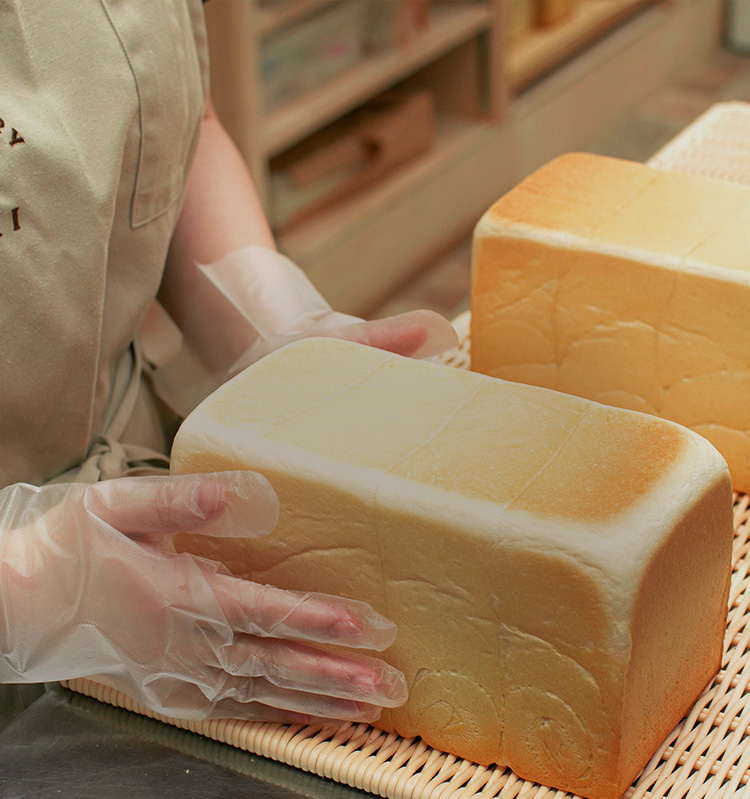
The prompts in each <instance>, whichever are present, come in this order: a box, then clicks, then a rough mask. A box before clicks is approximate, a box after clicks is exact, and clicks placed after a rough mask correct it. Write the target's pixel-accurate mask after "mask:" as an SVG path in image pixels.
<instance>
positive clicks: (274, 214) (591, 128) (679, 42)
mask: <svg viewBox="0 0 750 799" xmlns="http://www.w3.org/2000/svg"><path fill="white" fill-rule="evenodd" d="M206 14H207V21H208V28H209V43H210V48H211V58H212V78H211V84H212V85H211V90H212V94H213V98H214V104H215V106H216V109H217V113H218V114H219V116H220V117H221V119H222V121H223V122H224V124H225V126H226V127H227V129H228V130H229V132H230V134H231V135H232V137H233V138H234V140H235V142H236V143H237V145H238V147H239V148H240V151H241V152H242V154H243V156H244V158H245V159H246V160H247V162H248V164H249V166H250V168H251V171H252V173H253V176H254V178H255V181H256V184H257V186H258V189H259V192H260V194H261V197H262V200H263V202H264V205H265V208H266V212H267V214H268V217H269V219H270V220H271V224H272V227H273V229H274V231H275V233H276V236H277V240H278V242H279V246H280V248H281V249H282V250H283V251H284V252H285V253H286V254H288V255H289V256H290V257H291V258H292V259H293V260H294V261H295V262H296V263H298V264H299V265H300V266H301V267H302V268H303V269H305V271H306V272H307V274H308V275H309V276H310V278H311V279H312V280H313V282H314V283H315V284H316V285H317V286H318V288H319V289H320V290H321V291H322V293H323V294H324V295H325V296H326V298H327V299H328V300H329V302H331V304H332V305H333V306H334V307H335V308H336V309H337V310H340V311H345V312H348V313H353V314H357V315H360V316H368V317H373V316H385V315H389V314H393V313H398V312H401V311H406V310H410V309H413V308H432V309H434V310H436V311H438V312H439V313H442V314H443V315H445V316H446V317H448V318H453V317H454V316H456V315H457V314H458V313H460V312H461V311H463V310H466V309H468V296H469V273H470V260H471V231H472V228H473V226H474V225H475V224H476V222H477V220H478V219H479V217H480V216H481V215H482V213H484V211H485V210H486V209H487V208H488V207H489V206H490V205H491V204H492V203H493V202H494V201H495V200H496V199H497V198H498V197H500V196H501V195H502V194H503V193H504V192H506V191H507V190H508V189H510V188H511V187H512V186H513V185H515V184H516V183H518V182H519V181H520V180H521V179H523V178H524V177H525V176H526V175H528V174H529V173H530V172H532V171H533V170H534V169H536V168H537V167H539V166H541V165H542V164H543V163H545V162H546V161H549V160H550V159H551V158H554V157H555V156H556V155H559V154H561V153H564V152H570V151H576V150H577V151H589V152H596V153H600V154H603V155H611V156H616V157H620V158H627V159H630V160H634V161H645V160H647V159H648V158H649V157H650V156H652V155H653V154H654V153H655V152H656V151H657V150H658V149H659V148H661V147H662V146H663V145H664V144H666V143H667V142H668V141H669V140H670V139H671V138H673V137H674V136H675V135H676V134H677V133H679V132H680V131H681V130H682V129H683V128H684V127H686V126H687V125H688V124H689V123H690V122H692V121H693V120H694V119H695V118H697V117H698V116H700V114H702V113H703V112H704V111H705V110H707V109H708V108H709V107H710V106H711V105H713V104H714V103H717V102H723V101H728V100H742V101H747V102H750V0H214V2H212V3H209V4H207V6H206Z"/></svg>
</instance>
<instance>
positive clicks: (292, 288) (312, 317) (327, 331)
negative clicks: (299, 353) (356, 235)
mask: <svg viewBox="0 0 750 799" xmlns="http://www.w3.org/2000/svg"><path fill="white" fill-rule="evenodd" d="M198 272H199V274H200V276H201V278H200V279H201V280H203V281H206V282H208V283H210V284H212V286H213V288H214V291H216V290H218V293H219V296H220V297H221V298H223V301H224V308H225V311H224V313H222V312H221V311H220V310H218V307H219V306H217V305H216V303H215V302H214V308H213V310H212V315H214V316H217V315H219V316H223V317H224V321H227V320H229V319H231V320H234V321H233V322H229V321H227V325H228V329H231V342H222V345H221V346H220V347H217V348H219V349H222V350H225V349H231V350H232V351H233V353H234V357H233V358H232V360H231V361H230V362H229V363H222V362H219V363H218V364H211V363H208V359H207V358H206V357H203V358H202V359H201V360H202V361H203V369H207V370H208V373H206V372H205V371H203V370H202V369H201V368H200V367H198V366H197V364H195V363H193V364H191V363H190V362H189V360H188V358H187V357H185V356H186V353H183V357H182V358H181V359H177V360H176V361H175V362H173V363H171V364H169V366H168V367H166V368H164V369H161V370H158V371H157V372H156V374H155V376H154V385H155V387H156V389H157V391H158V393H159V394H160V395H161V396H162V398H163V399H164V400H165V401H166V402H167V403H168V404H169V405H170V406H171V407H172V408H174V409H175V410H176V411H177V412H178V413H180V414H181V415H183V416H185V415H187V414H188V413H189V412H190V411H191V410H192V409H193V408H194V407H196V405H198V403H199V402H201V401H202V400H203V399H204V398H205V397H207V396H208V395H209V394H210V393H211V392H212V391H214V390H215V389H216V388H218V386H220V385H221V384H222V383H224V382H226V380H228V379H229V378H230V377H233V376H234V375H236V374H238V373H239V372H241V371H242V370H243V369H245V368H246V367H248V366H250V365H251V364H253V363H255V362H256V361H258V360H259V359H260V358H262V357H263V356H265V355H268V354H269V353H270V352H273V351H274V350H277V349H279V348H280V347H282V346H284V345H285V344H289V343H291V342H292V341H296V340H298V339H300V338H310V337H311V336H328V337H335V338H342V339H346V340H348V341H355V342H357V343H361V344H367V345H369V346H373V347H377V348H379V349H384V350H388V351H389V352H395V353H397V354H398V355H406V356H409V357H412V358H431V357H434V356H436V355H439V354H440V353H443V352H446V351H447V350H450V349H452V348H453V347H455V346H457V345H458V337H457V335H456V332H455V330H454V329H453V326H452V325H451V324H450V322H448V321H447V320H446V319H444V318H443V317H442V316H440V315H439V314H437V313H434V312H433V311H426V310H421V311H410V312H408V313H403V314H399V315H397V316H393V317H388V318H386V319H377V320H374V321H370V322H365V321H363V320H362V319H360V318H359V317H356V316H349V315H348V314H342V313H338V312H336V311H334V310H333V309H332V308H331V306H330V305H329V304H328V303H327V302H326V301H325V299H324V298H323V297H322V296H321V294H320V293H319V292H318V290H317V289H316V288H315V287H314V286H313V284H312V283H311V282H310V281H309V279H308V278H307V276H306V275H305V274H304V272H302V270H301V269H300V268H299V267H298V266H296V265H295V264H294V263H293V262H292V261H290V260H289V259H288V258H286V257H284V256H283V255H280V254H279V253H277V252H274V251H273V250H268V249H265V248H263V247H246V248H243V249H241V250H235V251H234V252H232V253H230V254H229V255H226V256H225V257H224V258H222V259H220V260H219V261H217V262H216V263H214V264H210V265H207V266H204V265H198ZM219 324H220V323H219V322H218V321H216V320H214V325H213V327H216V325H219ZM191 325H192V326H194V328H195V329H194V330H193V329H191ZM213 332H214V331H213V330H212V328H211V327H210V326H207V324H206V320H201V319H199V318H197V315H193V317H191V318H190V319H188V320H185V321H184V322H183V333H184V336H185V339H186V344H187V348H186V349H187V350H192V351H193V352H200V351H201V350H204V351H205V349H206V347H205V344H206V339H207V338H208V337H210V336H212V334H213ZM204 356H205V352H204ZM201 371H203V373H202V374H201Z"/></svg>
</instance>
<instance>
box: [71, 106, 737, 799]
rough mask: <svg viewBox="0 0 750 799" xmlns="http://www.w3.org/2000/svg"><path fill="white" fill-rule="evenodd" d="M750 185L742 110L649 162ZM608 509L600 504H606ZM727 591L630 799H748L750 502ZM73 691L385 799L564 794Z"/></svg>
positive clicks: (387, 742) (362, 728)
mask: <svg viewBox="0 0 750 799" xmlns="http://www.w3.org/2000/svg"><path fill="white" fill-rule="evenodd" d="M649 163H650V164H651V165H653V166H656V167H659V168H662V169H674V170H676V171H685V172H694V173H697V174H703V175H706V176H709V177H719V178H723V179H726V180H733V181H735V182H738V183H747V184H750V105H748V104H743V103H724V104H721V105H718V106H715V107H714V108H712V109H711V110H709V111H708V112H707V113H706V114H705V115H704V116H703V117H701V118H700V119H699V120H698V121H697V122H695V123H694V124H693V125H691V126H690V127H689V128H687V129H686V130H685V132H684V133H683V134H681V135H680V136H678V137H677V138H676V139H675V140H674V141H673V142H672V143H670V144H669V145H667V147H665V148H664V149H663V150H662V151H660V152H659V153H657V155H656V156H654V158H653V159H651V161H650V162H649ZM454 325H455V326H456V329H457V331H458V333H459V338H460V339H461V346H460V347H459V348H458V349H456V350H454V351H452V352H451V353H448V354H447V355H446V356H444V360H445V361H446V362H447V363H448V364H449V365H451V366H455V367H458V368H466V367H467V366H468V364H469V348H470V344H469V335H468V328H469V315H468V314H464V315H462V316H461V317H459V318H457V319H456V320H454ZM602 501H606V497H603V498H602ZM734 514H735V515H734V520H735V539H734V553H733V574H732V590H731V595H730V610H729V617H728V623H727V633H726V638H725V652H724V659H723V662H722V668H721V670H720V671H719V673H718V674H717V676H716V677H715V679H714V680H713V682H712V683H711V684H710V685H709V686H708V687H707V689H706V690H705V692H704V693H703V694H702V696H701V697H700V698H699V699H698V700H697V701H696V703H695V705H694V706H693V708H692V710H691V711H690V713H689V714H688V715H687V716H686V717H685V719H683V721H682V723H681V724H679V725H678V726H677V727H676V729H675V730H673V731H672V733H671V734H670V735H669V736H668V737H667V739H666V740H665V741H664V742H663V744H662V745H661V746H660V747H659V749H658V751H657V752H656V753H655V754H654V756H653V758H652V759H651V761H650V762H649V763H648V765H647V766H646V768H645V769H644V770H643V772H642V773H641V775H640V776H639V777H638V779H637V780H636V782H635V783H634V785H633V786H632V787H631V788H630V789H628V791H627V792H626V793H625V797H627V799H637V798H638V797H654V798H655V797H669V798H670V799H676V797H686V799H702V797H710V798H711V799H728V798H729V797H735V796H737V797H746V799H750V731H749V730H750V688H749V687H748V686H749V684H750V498H748V496H747V495H744V494H742V495H736V496H735V505H734ZM66 684H67V686H68V687H69V688H71V689H72V690H74V691H77V692H79V693H82V694H86V695H88V696H92V697H94V698H96V699H99V700H100V701H102V702H108V703H109V704H111V705H115V706H118V707H123V708H127V709H128V710H133V711H135V712H137V713H141V714H143V715H145V716H149V717H151V718H156V719H159V720H160V721H163V722H166V723H167V724H172V725H175V726H177V727H181V728H182V729H187V730H191V731H193V732H196V733H199V734H200V735H203V736H206V737H207V738H210V739H213V740H215V741H220V742H223V743H226V744H231V745H232V746H235V747H238V748H240V749H244V750H246V751H249V752H253V753H254V754H258V755H264V756H266V757H269V758H272V759H274V760H278V761H280V762H283V763H287V764H289V765H292V766H296V767H298V768H300V769H303V770H305V771H309V772H313V773H315V774H318V775H320V776H323V777H329V778H331V779H333V780H335V781H336V782H340V783H343V784H346V785H351V786H353V787H356V788H361V789H363V790H365V791H368V792H370V793H373V794H377V795H379V796H387V797H391V798H392V799H469V797H475V796H476V797H484V799H493V798H494V797H498V798H500V797H502V799H511V798H512V797H517V798H518V799H542V798H543V797H546V798H548V799H551V797H556V799H562V797H567V796H570V794H566V793H564V792H562V791H555V790H553V789H551V788H545V787H542V786H540V785H535V784H533V783H530V782H526V781H525V780H522V779H520V778H518V777H517V776H516V775H515V774H513V773H512V772H511V771H510V770H508V769H504V768H501V767H499V766H495V767H484V766H478V765H476V764H474V763H470V762H467V761H465V760H461V759H460V758H457V757H455V756H453V755H447V754H444V753H442V752H439V751H437V750H434V749H431V748H430V747H429V746H427V745H426V744H425V743H424V742H423V741H421V740H419V739H418V738H415V739H405V738H400V737H399V736H397V735H394V734H388V733H385V732H382V731H381V730H377V729H375V728H373V727H370V726H368V725H364V724H359V725H353V724H344V725H343V726H341V727H336V728H332V727H328V728H320V727H314V726H311V727H301V726H299V725H280V724H261V723H257V722H243V721H237V720H226V719H223V720H218V721H216V720H215V721H207V722H186V721H180V720H177V719H170V718H166V717H164V716H161V715H159V714H156V713H153V712H152V711H150V710H148V709H147V708H145V707H142V706H141V705H138V704H137V703H135V702H133V701H132V700H131V699H130V698H129V697H127V696H125V695H124V694H121V693H119V692H117V691H114V690H112V689H110V688H107V687H105V686H102V685H99V684H97V683H94V682H91V681H89V680H72V681H70V682H68V683H66Z"/></svg>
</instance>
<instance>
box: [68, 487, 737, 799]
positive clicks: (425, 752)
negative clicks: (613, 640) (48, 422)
mask: <svg viewBox="0 0 750 799" xmlns="http://www.w3.org/2000/svg"><path fill="white" fill-rule="evenodd" d="M735 500H736V501H735V506H734V511H735V530H736V534H735V540H734V554H733V575H732V589H731V594H730V610H729V620H728V625H727V634H726V639H725V654H724V660H723V663H722V668H721V671H720V672H719V673H718V674H717V676H716V677H715V679H714V680H713V682H712V683H711V684H710V685H709V686H708V688H707V689H706V691H705V692H704V693H703V694H702V696H701V697H700V698H699V699H698V701H697V702H696V703H695V705H694V706H693V708H692V710H691V711H690V713H689V714H688V715H687V716H686V718H685V719H684V720H683V721H682V723H681V724H680V725H679V726H678V727H677V728H676V729H675V730H674V731H673V732H672V733H671V734H670V735H669V736H668V737H667V739H666V740H665V741H664V743H663V744H662V745H661V747H659V749H658V751H657V752H656V753H655V754H654V756H653V758H652V759H651V762H650V763H649V764H648V765H647V766H646V768H645V769H644V770H643V772H642V774H641V775H640V777H639V778H638V779H637V780H636V782H635V784H634V785H633V787H632V788H630V789H629V790H628V791H627V792H626V794H625V796H626V797H631V798H632V799H635V798H636V797H670V799H673V798H674V797H690V798H691V799H700V797H711V798H712V799H714V798H715V799H728V797H734V796H746V797H748V798H749V799H750V784H749V782H748V778H749V773H750V738H749V737H748V728H749V727H750V689H749V688H748V684H750V497H748V496H747V495H745V494H741V495H738V496H736V498H735ZM67 685H68V687H69V688H71V689H72V690H74V691H77V692H79V693H83V694H86V695H87V696H92V697H94V698H96V699H98V700H100V701H102V702H108V703H109V704H111V705H115V706H117V707H123V708H126V709H128V710H133V711H135V712H137V713H142V714H143V715H146V716H149V717H151V718H155V719H159V720H160V721H163V722H166V723H168V724H173V725H175V726H177V727H181V728H182V729H186V730H192V731H193V732H196V733H199V734H201V735H204V736H206V737H207V738H211V739H213V740H215V741H220V742H223V743H226V744H231V745H232V746H236V747H239V748H240V749H244V750H246V751H248V752H253V753H254V754H258V755H264V756H266V757H270V758H272V759H274V760H278V761H280V762H282V763H287V764H289V765H292V766H296V767H298V768H301V769H303V770H305V771H310V772H313V773H315V774H319V775H320V776H322V777H329V778H331V779H333V780H335V781H336V782H341V783H344V784H346V785H351V786H353V787H356V788H362V789H364V790H365V791H368V792H370V793H373V794H377V795H379V796H387V797H392V799H469V797H475V796H476V797H484V799H492V798H493V797H499V798H500V797H502V799H511V797H518V799H542V797H550V798H551V797H552V796H555V797H558V799H560V798H561V797H566V796H570V794H566V793H563V792H562V791H554V790H552V789H550V788H544V787H542V786H539V785H535V784H533V783H530V782H526V781H525V780H521V779H519V778H518V777H516V776H515V775H514V774H513V773H512V772H511V771H510V770H508V769H504V768H501V767H499V766H495V767H492V766H490V767H484V766H477V765H475V764H474V763H469V762H467V761H465V760H461V759H460V758H457V757H454V756H453V755H447V754H444V753H442V752H439V751H437V750H434V749H431V748H430V747H429V746H427V745H426V744H425V743H424V742H423V741H421V740H419V739H418V738H400V737H399V736H398V735H394V734H388V733H385V732H382V731H381V730H376V729H374V728H373V727H370V726H369V725H366V724H356V725H355V724H344V725H343V726H341V727H338V728H332V727H328V728H320V727H315V726H309V727H301V726H299V725H283V724H261V723H257V722H243V721H236V720H227V719H221V720H213V721H204V722H188V721H180V720H177V719H170V718H166V717H164V716H161V715H159V714H156V713H153V712H152V711H150V710H148V709H147V708H145V707H142V706H141V705H138V704H137V703H135V702H133V701H132V700H131V699H130V698H129V697H127V696H125V695H124V694H121V693H119V692H118V691H114V690H112V689H110V688H107V687H105V686H102V685H99V684H97V683H94V682H91V681H90V680H72V681H70V682H69V683H67Z"/></svg>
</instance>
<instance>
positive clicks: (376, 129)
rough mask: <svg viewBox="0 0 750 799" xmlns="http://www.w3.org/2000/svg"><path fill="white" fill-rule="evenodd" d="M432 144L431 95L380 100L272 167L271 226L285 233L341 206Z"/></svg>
mask: <svg viewBox="0 0 750 799" xmlns="http://www.w3.org/2000/svg"><path fill="white" fill-rule="evenodd" d="M434 141H435V102H434V98H433V95H432V93H431V92H430V91H428V90H422V91H417V92H405V91H395V90H394V91H391V92H387V93H385V94H383V95H381V96H380V97H378V98H376V99H375V100H372V101H370V102H369V103H367V104H366V105H365V106H363V107H362V109H360V110H359V111H357V112H355V113H354V114H351V115H350V116H348V117H346V118H344V119H342V120H339V121H338V122H335V123H333V124H332V125H330V126H328V128H326V129H325V130H322V131H320V132H318V133H316V134H314V135H313V136H311V137H310V138H309V139H307V140H305V141H304V142H301V143H300V144H298V145H297V146H295V147H292V148H291V149H290V150H288V151H286V152H285V153H282V154H281V155H280V156H278V158H276V159H274V161H272V162H271V207H270V216H271V222H272V225H273V227H274V228H275V229H277V230H279V229H281V230H284V231H287V232H288V231H289V230H290V229H292V228H293V227H294V226H295V225H299V224H300V223H301V222H304V221H305V220H307V219H310V218H311V217H314V216H315V215H316V214H320V213H322V212H324V211H326V210H329V209H331V208H334V207H336V206H337V205H340V204H341V203H342V202H344V201H346V200H347V199H349V198H351V197H352V196H354V195H356V194H357V193H358V192H361V191H362V190H364V189H366V188H368V187H369V186H372V185H373V184H375V183H376V182H377V181H378V180H381V179H383V178H384V177H386V176H387V175H389V174H390V173H392V172H393V171H394V170H395V169H397V168H398V167H400V166H402V165H403V164H405V163H408V162H409V161H411V160H412V159H414V158H416V157H418V156H420V155H422V154H423V153H426V152H428V151H429V150H430V148H431V147H432V146H433V144H434Z"/></svg>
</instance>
